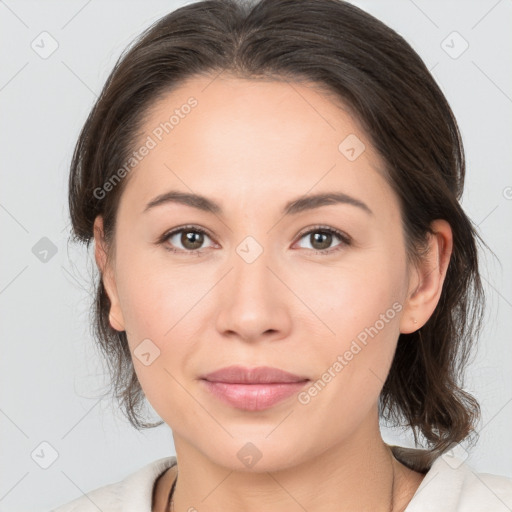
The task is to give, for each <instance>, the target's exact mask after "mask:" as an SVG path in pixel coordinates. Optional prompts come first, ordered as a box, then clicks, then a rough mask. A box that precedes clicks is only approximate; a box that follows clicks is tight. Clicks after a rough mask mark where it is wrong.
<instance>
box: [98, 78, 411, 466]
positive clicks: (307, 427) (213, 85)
mask: <svg viewBox="0 0 512 512" xmlns="http://www.w3.org/2000/svg"><path fill="white" fill-rule="evenodd" d="M212 80H213V78H211V77H208V78H206V77H201V78H199V77H196V78H194V79H191V80H189V81H188V82H186V83H184V84H183V85H182V86H181V87H180V88H179V89H177V90H175V91H173V92H172V93H169V94H168V95H167V96H166V97H164V98H163V99H161V100H159V102H158V103H156V104H155V105H154V108H153V109H152V111H151V113H150V115H149V117H147V118H146V120H145V124H144V133H143V134H142V135H141V137H140V144H138V145H137V148H141V147H142V146H143V145H146V147H148V148H149V149H148V150H147V151H144V150H142V151H140V152H139V153H140V154H142V153H145V156H143V158H141V160H140V162H139V163H138V165H137V166H136V167H135V168H134V169H133V170H131V171H130V172H131V174H130V175H129V181H128V183H127V187H126V189H125V190H124V192H123V195H122V197H121V201H120V204H119V210H118V216H117V231H116V238H115V244H116V254H115V260H114V262H113V266H112V269H111V270H112V272H111V277H109V278H108V282H107V291H108V293H109V297H110V299H111V302H112V309H111V323H112V326H113V327H114V328H116V329H119V330H126V332H127V336H128V341H129V345H130V349H131V352H132V357H133V361H134V367H135V371H136V373H137V376H138V378H139V381H140V383H141V386H142V388H143V390H144V393H145V395H146V397H147V399H148V400H149V402H150V403H151V405H152V406H153V408H154V409H155V411H156V412H157V413H158V414H159V415H160V417H161V418H162V419H163V420H164V421H165V422H166V423H167V424H168V425H169V426H170V427H171V428H172V431H173V435H174V439H175V443H176V447H177V449H178V444H179V443H180V445H181V446H188V447H189V449H190V450H194V451H195V452H196V453H199V454H202V455H203V456H205V457H207V458H208V459H210V460H212V461H215V462H216V463H218V464H221V465H223V466H226V467H229V468H237V469H240V467H241V462H240V460H241V459H240V450H241V449H243V450H246V451H248V452H251V451H253V452H254V453H259V454H261V459H260V460H259V462H258V464H257V465H256V466H255V470H260V471H268V470H275V469H279V468H284V467H287V466H291V465H293V464H297V463H299V462H301V461H304V460H306V459H309V458H311V457H314V456H315V455H318V454H321V453H322V452H325V451H326V450H328V449H330V448H332V447H334V446H337V445H340V444H343V443H348V442H349V441H350V440H353V439H355V436H356V435H357V433H358V432H366V433H368V432H371V431H372V429H375V428H376V425H375V421H374V419H375V414H376V410H377V401H378V397H379V394H380V391H381V389H382V386H383V384H384V381H385V379H386V376H387V374H388V372H389V368H390V365H391V361H392V358H393V354H394V351H395V348H396V343H397V339H398V336H399V334H400V332H401V331H402V332H404V330H405V329H404V325H405V324H404V323H403V322H404V321H403V320H402V317H403V313H404V309H403V307H404V304H405V302H406V300H407V298H408V294H409V292H410V288H409V285H410V284H411V283H412V285H414V282H413V279H412V274H410V273H409V270H408V267H407V265H406V259H405V256H406V255H405V242H404V238H403V233H402V227H401V217H400V209H399V204H398V199H397V197H396V196H395V194H394V191H393V190H392V189H391V188H390V186H389V185H388V184H387V183H386V181H385V180H384V178H383V177H382V174H381V173H382V172H383V171H382V162H381V161H380V160H379V157H378V155H377V154H376V153H375V151H374V150H373V149H372V147H371V145H370V141H369V140H368V138H367V136H366V135H365V133H363V132H362V131H361V129H360V128H359V127H358V125H357V123H356V122H355V121H354V120H353V119H352V118H351V117H350V116H349V115H348V113H347V112H346V111H345V110H343V109H342V108H341V107H340V106H337V105H336V104H334V103H333V102H332V101H331V100H330V99H329V98H328V97H327V96H326V95H323V94H321V93H320V92H318V90H315V89H314V87H312V86H306V85H304V84H302V85H300V84H297V83H294V84H287V83H283V82H262V81H248V80H242V79H235V78H221V77H218V78H216V79H215V80H213V81H212ZM191 97H193V98H194V100H193V101H189V99H190V98H191ZM186 105H193V106H190V107H185V106H186ZM173 112H175V114H176V115H175V117H174V119H173V123H174V124H173V126H172V127H171V128H170V124H169V117H170V116H171V115H172V114H173ZM166 122H167V123H168V124H167V125H165V123H166ZM163 127H164V128H163ZM171 191H174V192H181V193H183V194H198V195H201V196H204V197H205V198H207V199H208V200H210V201H213V202H215V203H216V204H217V205H218V209H211V210H208V209H206V210H205V209H201V208H199V207H197V206H198V205H199V204H200V203H199V202H196V203H195V205H196V206H194V204H185V203H184V202H180V201H166V202H161V203H160V204H158V205H154V206H153V207H149V208H147V205H148V204H149V203H151V202H152V201H154V200H155V198H157V197H158V196H160V195H162V194H165V193H168V192H171ZM316 194H340V197H341V194H344V195H345V196H347V197H350V198H352V199H353V201H352V202H343V201H342V202H330V203H326V202H317V203H314V202H309V203H308V202H305V203H304V200H305V199H308V198H310V196H313V195H316ZM297 200H299V201H301V203H297V204H296V205H295V207H293V206H292V207H288V205H289V204H290V203H292V204H293V202H294V201H297ZM301 205H302V206H301ZM97 221H98V222H100V221H101V219H100V218H98V219H97ZM180 230H181V231H180ZM173 231H174V233H171V232H173ZM412 285H411V286H412ZM416 328H417V327H416ZM411 330H413V329H411ZM230 365H241V366H244V367H248V368H254V367H258V366H270V367H276V368H279V369H281V370H284V371H287V372H290V373H292V374H296V375H298V376H300V377H302V378H306V379H308V381H307V382H304V381H303V382H302V383H300V384H298V385H297V384H296V385H295V386H294V387H293V392H292V393H291V394H289V395H288V396H287V397H285V398H282V399H281V400H278V401H277V402H265V400H264V399H263V398H262V399H261V400H260V402H259V403H260V408H259V409H255V408H254V407H253V409H250V405H247V407H245V408H244V406H240V405H233V404H229V403H227V402H226V401H224V400H223V399H221V398H219V397H218V396H217V395H216V394H214V393H213V392H212V391H211V390H210V387H209V386H208V385H206V383H205V381H204V380H202V379H201V377H203V376H204V375H205V374H208V373H210V372H213V371H215V370H218V369H221V368H223V367H226V366H230ZM215 386H217V389H219V386H218V385H214V386H212V387H215ZM283 386H284V387H283ZM287 386H288V387H287ZM281 387H282V389H284V388H286V389H291V386H289V385H282V386H281ZM231 389H234V388H231ZM274 389H276V388H274ZM267 391H268V389H267ZM232 392H233V393H235V391H232ZM265 392H266V390H265V389H263V391H262V393H263V394H264V393H265ZM260 396H262V395H260ZM246 403H247V404H249V403H250V400H249V401H248V402H246ZM251 403H252V404H253V406H254V402H251ZM247 443H252V445H254V447H253V446H252V445H248V444H247ZM243 450H242V452H241V453H244V452H243Z"/></svg>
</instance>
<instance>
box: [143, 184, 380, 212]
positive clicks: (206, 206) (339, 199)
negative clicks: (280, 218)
mask: <svg viewBox="0 0 512 512" xmlns="http://www.w3.org/2000/svg"><path fill="white" fill-rule="evenodd" d="M167 203H178V204H183V205H186V206H190V207H192V208H197V209H198V210H203V211H206V212H211V213H214V214H220V215H222V207H221V206H220V204H219V203H217V202H215V201H213V200H212V199H209V198H207V197H205V196H202V195H199V194H192V193H188V192H180V191H177V190H171V191H169V192H166V193H164V194H161V195H159V196H157V197H155V198H154V199H152V200H151V201H150V202H149V203H148V204H147V205H146V207H145V208H144V211H143V213H145V212H147V211H149V210H151V209H153V208H155V207H157V206H160V205H164V204H167ZM330 204H348V205H351V206H355V207H357V208H360V209H361V210H363V211H364V212H366V213H367V214H369V215H374V213H373V211H372V210H371V209H370V208H369V207H368V206H367V205H366V203H364V202H363V201H361V200H360V199H356V198H355V197H352V196H349V195H347V194H345V193H343V192H329V193H319V194H312V195H307V196H303V197H299V198H298V199H294V200H292V201H289V202H288V203H286V205H285V206H284V208H283V211H282V214H283V215H295V214H297V213H300V212H303V211H306V210H313V209H315V208H320V207H321V206H326V205H330Z"/></svg>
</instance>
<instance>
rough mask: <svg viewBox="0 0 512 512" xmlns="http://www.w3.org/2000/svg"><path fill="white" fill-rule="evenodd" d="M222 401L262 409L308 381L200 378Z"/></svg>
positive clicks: (257, 409) (288, 394)
mask: <svg viewBox="0 0 512 512" xmlns="http://www.w3.org/2000/svg"><path fill="white" fill-rule="evenodd" d="M202 382H204V383H205V385H206V388H207V389H208V391H210V392H211V393H212V394H213V395H215V396H216V397H217V398H220V399H221V400H222V401H223V402H225V403H227V404H229V405H231V406H233V407H236V408H238V409H244V410H246V411H262V410H264V409H268V408H269V407H272V406H273V405H275V404H277V403H278V402H281V401H282V400H284V399H286V398H288V397H289V396H291V395H293V394H295V393H297V392H298V391H300V390H301V389H302V388H303V387H304V386H305V385H306V384H307V383H308V382H309V381H302V382H279V383H272V384H230V383H227V382H210V381H208V380H204V379H203V380H202Z"/></svg>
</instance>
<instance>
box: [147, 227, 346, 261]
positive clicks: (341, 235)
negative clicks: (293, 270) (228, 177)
mask: <svg viewBox="0 0 512 512" xmlns="http://www.w3.org/2000/svg"><path fill="white" fill-rule="evenodd" d="M182 231H185V232H186V231H189V232H193V233H201V234H203V235H206V236H208V237H209V238H211V239H212V240H213V237H212V236H211V235H210V234H209V233H208V232H207V231H206V230H204V229H202V228H200V227H197V226H182V227H180V228H177V229H174V230H172V231H168V232H166V233H164V234H163V235H162V236H161V237H160V239H159V240H158V241H157V244H162V245H163V246H164V248H165V250H167V251H169V252H172V253H182V254H183V253H185V254H190V255H193V254H194V255H197V256H200V255H201V254H203V253H204V252H205V250H206V249H195V250H193V251H187V250H183V249H174V248H172V247H169V245H168V244H167V241H168V240H169V238H171V237H172V236H174V235H175V234H177V233H181V232H182ZM317 232H318V233H329V234H331V235H335V236H336V237H338V238H339V239H340V240H341V242H342V243H341V244H340V245H339V246H337V247H334V248H331V249H323V250H319V251H317V250H314V249H309V250H310V251H314V254H319V255H322V256H327V255H329V254H332V253H334V252H337V251H339V250H341V249H343V247H344V246H349V245H351V243H352V239H351V238H350V237H349V236H348V235H346V234H345V233H342V232H341V231H338V230H337V229H334V228H330V227H326V226H320V225H318V226H314V227H313V228H310V229H309V230H308V231H305V232H303V233H300V234H299V235H298V237H299V240H300V239H302V238H304V237H305V236H306V235H310V234H312V233H317Z"/></svg>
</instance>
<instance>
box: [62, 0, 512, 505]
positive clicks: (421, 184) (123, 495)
mask: <svg viewBox="0 0 512 512" xmlns="http://www.w3.org/2000/svg"><path fill="white" fill-rule="evenodd" d="M464 173H465V167H464V152H463V145H462V141H461V138H460V134H459V131H458V127H457V123H456V120H455V119H454V116H453V113H452V111H451V109H450V107H449V105H448V104H447V102H446V99H445V98H444V96H443V94H442V93H441V91H440V89H439V88H438V86H437V85H436V83H435V81H434V80H433V78H432V76H431V75H430V74H429V72H428V70H427V69H426V67H425V65H424V64H423V62H422V61H421V59H420V58H419V56H418V55H417V54H416V53H415V52H414V51H413V50H412V48H411V47H410V46H409V45H408V44H407V43H406V42H405V41H404V40H403V39H402V38H401V37H400V36H399V35H398V34H397V33H395V32H394V31H393V30H391V29H390V28H388V27H387V26H385V25H384V24H383V23H381V22H380V21H378V20H377V19H375V18H373V17H372V16H370V15H368V14H367V13H365V12H364V11H362V10H360V9H358V8H357V7H354V6H353V5H351V4H348V3H345V2H342V1H339V0H306V1H301V2H296V1H291V0H262V1H261V2H253V3H248V2H245V3H243V2H236V1H234V0H233V1H231V0H230V1H221V0H213V1H204V2H197V3H194V4H190V5H187V6H185V7H182V8H180V9H178V10H176V11H174V12H172V13H170V14H169V15H167V16H165V17H164V18H162V19H161V20H159V21H158V22H157V23H156V24H155V25H153V26H152V27H150V28H149V29H148V30H147V31H146V32H145V33H144V34H142V36H141V37H140V38H139V39H138V40H137V41H136V43H135V44H134V45H133V46H132V47H131V48H130V49H129V50H127V51H126V53H125V54H124V55H123V56H122V58H121V59H120V61H119V62H118V63H117V64H116V66H115V68H114V70H113V72H112V73H111V75H110V77H109V79H108V80H107V83H106V84H105V87H104V90H103V92H102V94H101V96H100V98H99V100H98V101H97V103H96V105H95V106H94V108H93V110H92V112H91V114H90V115H89V118H88V119H87V122H86V124H85V126H84V128H83V131H82V133H81V134H80V138H79V140H78V143H77V146H76V149H75V154H74V157H73V162H72V166H71V174H70V188H69V204H70V213H71V219H72V224H73V230H74V235H75V239H76V240H79V241H83V242H86V243H87V244H89V243H90V242H91V241H92V240H94V245H95V257H96V262H97V265H98V268H99V271H100V274H101V279H100V280H99V283H98V289H97V301H96V320H97V323H96V331H97V337H98V340H99V342H100V346H101V347H102V349H103V350H104V352H105V355H106V356H107V358H108V361H109V363H110V365H111V368H112V372H113V375H112V379H113V380H112V381H113V383H114V385H115V389H116V394H117V396H118V398H119V400H120V402H121V404H122V405H123V408H124V410H125V413H126V415H127V417H128V418H129V420H130V421H131V423H132V424H133V425H134V426H135V427H137V428H145V427H151V426H154V425H148V424H146V423H144V422H143V419H142V416H141V414H140V410H141V406H142V405H143V400H144V397H146V398H147V399H148V401H149V402H150V403H151V405H152V406H153V408H154V409H155V410H156V411H157V412H158V414H159V415H160V417H161V418H162V419H163V420H164V422H165V423H167V424H168V425H169V427H170V428H171V429H172V433H173V438H174V444H175V448H176V457H167V458H164V459H160V460H158V461H155V462H154V463H151V464H149V465H148V466H146V467H144V468H141V469H140V470H139V471H137V472H136V473H134V474H132V475H129V476H127V477H126V479H124V480H123V481H121V482H117V483H114V484H110V485H108V486H105V487H102V488H99V489H96V490H95V491H92V492H91V493H88V495H87V496H82V497H81V498H78V499H77V500H75V501H73V502H71V503H69V504H67V505H63V506H62V507H60V508H58V509H57V511H58V512H64V511H71V510H73V511H86V510H87V511H88V510H97V509H98V508H99V509H100V510H104V511H106V510H121V509H122V510H130V511H131V510H133V511H135V510H137V511H144V512H149V511H158V512H164V511H169V510H176V511H178V510H179V511H185V510H188V511H194V510H198V511H201V512H202V511H218V510H222V511H224V512H229V511H231V510H244V511H252V510H262V509H264V510H267V511H293V510H297V511H299V510H308V511H310V512H313V511H315V512H324V511H325V512H327V511H335V510H336V511H337V510H340V509H341V510H350V511H363V510H364V511H366V510H368V511H369V510H371V511H382V512H388V511H393V512H394V511H403V510H407V511H408V512H419V511H432V510H436V511H437V510H443V511H445V512H447V511H455V510H457V511H462V510H464V511H469V510H486V511H489V510H493V511H498V510H510V507H512V480H511V479H509V478H506V477H504V476H499V475H489V474H477V473H475V472H474V471H472V469H471V468H470V466H468V465H467V464H466V463H465V462H464V456H463V453H464V451H463V450H462V448H461V447H460V444H459V443H461V442H463V441H464V442H466V441H472V440H473V438H474V437H475V434H476V432H475V424H476V421H477V419H478V417H479V405H478V403H477V401H476V400H475V398H474V397H472V396H471V395H470V394H468V393H467V392H466V391H464V390H463V389H462V387H461V384H460V377H461V376H462V372H463V368H464V364H465V362H466V361H467V358H468V356H469V353H470V348H471V344H472V342H473V341H474V340H475V339H476V337H477V334H478V331H479V328H480V323H481V318H482V311H483V293H482V286H481V281H480V276H479V269H478V260H477V245H476V240H477V238H478V234H477V233H476V231H475V230H474V228H473V226H472V224H471V221H470V220H469V219H468V217H467V216H466V214H465V213H464V211H463V210H462V208H461V206H460V203H459V199H460V198H461V195H462V191H463V183H464ZM379 418H383V419H386V420H391V421H392V422H394V423H395V424H397V425H399V424H405V425H408V426H410V427H411V428H412V431H413V433H414V438H415V440H416V441H417V445H418V444H420V443H419V441H418V438H419V437H421V439H422V440H423V444H425V445H426V449H421V448H416V449H408V448H404V447H399V446H390V445H388V444H386V443H385V442H384V441H383V439H382V437H381V433H380V429H379ZM159 424H161V423H159ZM454 454H455V455H456V456H454Z"/></svg>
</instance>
